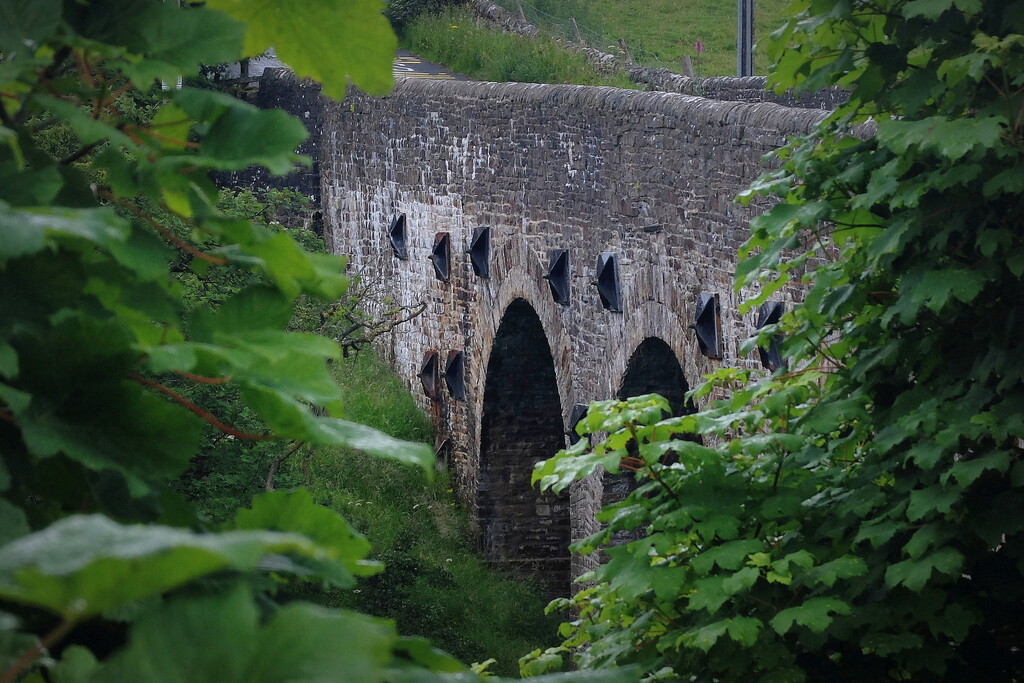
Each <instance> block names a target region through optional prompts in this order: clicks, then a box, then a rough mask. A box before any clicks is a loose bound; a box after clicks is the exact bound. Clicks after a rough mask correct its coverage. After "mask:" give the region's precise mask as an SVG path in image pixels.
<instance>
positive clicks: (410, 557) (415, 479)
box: [282, 352, 558, 675]
mask: <svg viewBox="0 0 1024 683" xmlns="http://www.w3.org/2000/svg"><path fill="white" fill-rule="evenodd" d="M336 375H337V377H338V380H339V383H341V385H342V387H343V388H344V389H345V394H346V405H345V411H346V416H347V417H348V418H349V419H352V420H354V421H357V422H360V423H365V424H368V425H370V426H372V427H375V428H377V429H380V430H382V431H384V432H387V433H388V434H391V435H393V436H398V437H401V438H404V439H409V440H416V441H432V440H433V433H432V431H433V430H432V427H431V425H430V423H429V421H428V420H427V418H426V417H425V416H424V415H423V413H422V411H421V410H420V409H419V407H418V406H417V405H416V404H415V401H413V399H412V396H411V395H410V394H409V392H408V391H407V390H406V388H405V386H404V385H403V384H402V382H401V380H399V379H398V378H397V377H396V376H395V375H394V374H393V373H391V371H390V370H389V369H388V368H387V366H386V365H385V364H384V363H383V361H381V360H379V359H378V358H376V357H375V356H374V355H372V354H371V353H365V352H364V353H360V354H359V355H358V356H354V357H351V358H348V359H344V360H342V361H339V362H338V363H337V365H336ZM299 456H300V454H296V456H293V459H292V460H290V461H289V463H290V465H291V468H290V469H289V470H288V471H287V472H284V473H285V475H286V476H290V477H293V478H300V477H301V478H302V479H303V480H304V481H305V483H306V485H307V486H308V488H309V490H310V491H311V492H312V493H313V496H314V498H315V499H316V500H317V501H318V502H320V503H322V504H323V505H326V506H328V507H331V508H333V509H337V510H338V511H339V512H341V514H343V515H344V516H345V518H346V519H348V520H349V521H351V523H352V525H353V526H354V527H356V528H357V529H359V531H360V532H362V533H363V534H365V535H366V538H367V539H368V540H369V541H370V542H371V543H372V545H373V552H372V554H371V557H373V558H375V559H377V560H380V561H382V562H383V564H384V570H383V571H382V572H381V573H379V574H376V575H374V576H372V577H370V578H368V579H365V580H361V581H360V582H359V585H358V587H357V589H356V590H354V591H347V590H345V591H343V590H337V589H331V590H328V591H326V592H319V591H318V589H317V587H315V586H313V585H311V584H306V585H305V586H303V587H301V590H302V594H303V595H305V596H307V597H308V598H309V599H312V600H313V601H315V602H326V603H327V604H331V605H336V606H340V607H345V608H349V609H358V610H359V611H360V612H364V613H367V614H372V615H376V616H379V617H388V618H391V619H394V620H395V622H396V625H397V627H398V630H399V632H401V633H405V634H409V635H420V636H424V637H429V638H430V640H431V641H432V642H433V643H435V644H436V645H437V646H438V647H441V648H443V649H444V650H445V651H446V652H450V653H451V654H453V655H455V656H457V657H458V658H459V659H461V660H462V661H466V662H472V661H484V660H486V659H488V658H491V659H494V660H496V661H494V662H493V663H492V666H491V669H490V671H491V673H494V674H500V675H510V674H514V673H515V672H516V671H517V665H516V660H517V659H518V657H519V656H520V655H522V653H524V652H527V651H529V650H532V649H534V648H537V647H538V646H541V647H543V646H546V645H550V644H553V643H554V642H555V639H556V636H557V634H556V629H557V626H558V622H557V620H556V619H554V618H553V617H545V616H544V614H543V611H544V610H543V607H544V602H543V600H542V599H541V597H540V596H541V594H542V593H541V590H540V589H539V588H538V587H534V586H528V585H524V584H523V583H522V582H519V581H514V580H512V579H511V578H509V577H508V576H506V575H505V574H503V573H501V572H499V571H498V570H496V569H495V568H493V567H491V566H489V565H487V564H486V563H485V562H483V561H482V560H480V559H478V558H477V557H476V555H475V553H474V552H473V548H472V545H471V542H470V539H471V538H472V533H471V530H470V528H469V523H468V520H467V519H466V515H465V512H464V511H463V510H462V509H461V508H459V507H458V506H457V505H456V501H455V495H454V493H453V491H452V482H451V477H450V475H448V474H447V473H439V474H437V475H435V477H434V478H433V479H432V480H428V478H427V477H426V475H425V473H424V472H423V471H421V470H417V469H412V468H409V467H403V466H400V465H398V464H397V463H391V462H383V461H380V460H378V459H375V458H371V457H369V456H367V455H365V454H363V453H360V452H357V451H354V450H352V449H342V448H318V449H316V450H315V451H311V452H303V454H301V460H299V459H298V457H299ZM282 471H283V470H282ZM494 596H501V599H495V598H494Z"/></svg>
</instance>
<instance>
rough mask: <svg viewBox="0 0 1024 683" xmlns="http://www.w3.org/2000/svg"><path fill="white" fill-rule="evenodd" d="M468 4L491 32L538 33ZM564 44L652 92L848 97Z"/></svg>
mask: <svg viewBox="0 0 1024 683" xmlns="http://www.w3.org/2000/svg"><path fill="white" fill-rule="evenodd" d="M467 4H468V5H469V7H470V9H471V10H472V11H473V13H474V14H475V15H476V16H477V17H478V18H479V19H480V20H481V21H483V22H484V23H486V24H487V25H489V26H491V27H492V28H494V29H497V30H500V31H505V32H506V33H516V34H519V35H523V36H529V37H535V36H537V35H539V34H540V30H539V29H538V28H537V27H536V26H534V25H533V24H531V23H529V22H525V21H523V20H521V19H520V18H519V17H517V16H516V15H514V14H513V13H512V12H509V11H508V10H506V9H505V8H503V7H501V6H499V5H496V4H494V3H493V2H491V0H469V1H468V3H467ZM563 45H564V46H565V48H566V49H568V50H574V51H576V52H579V53H580V54H582V55H583V57H584V58H585V59H586V60H587V62H588V63H590V65H591V66H593V67H594V68H595V69H597V70H598V71H600V72H602V73H611V72H614V71H616V70H619V69H621V70H622V71H623V72H625V74H626V75H627V76H628V77H629V79H630V80H631V81H633V82H634V83H637V84H639V85H641V86H645V87H647V88H649V89H651V90H660V91H662V92H674V93H680V94H683V95H697V96H698V97H707V98H709V99H712V100H732V101H736V102H774V103H776V104H781V105H783V106H786V107H805V108H809V109H835V108H836V107H837V106H839V105H840V104H842V103H843V102H844V101H845V100H846V98H847V97H848V93H847V92H846V91H844V90H841V89H839V88H826V89H824V90H819V91H817V92H813V93H807V92H805V93H799V94H796V93H792V92H785V93H782V94H781V95H777V94H775V93H774V92H772V91H770V90H767V89H766V86H767V79H766V78H765V77H764V76H748V77H743V78H740V77H735V76H711V77H706V78H692V77H689V76H683V75H680V74H677V73H674V72H672V71H669V70H668V69H665V68H657V67H649V66H639V65H637V64H632V63H630V62H627V61H626V60H625V59H624V58H622V57H621V56H619V55H613V54H609V53H607V52H602V51H601V50H596V49H594V48H592V47H588V46H586V45H582V44H579V43H575V42H571V41H563Z"/></svg>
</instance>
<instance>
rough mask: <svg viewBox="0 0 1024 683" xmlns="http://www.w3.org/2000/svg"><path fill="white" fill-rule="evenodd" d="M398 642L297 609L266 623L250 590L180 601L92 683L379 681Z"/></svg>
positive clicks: (139, 626) (138, 631)
mask: <svg viewBox="0 0 1024 683" xmlns="http://www.w3.org/2000/svg"><path fill="white" fill-rule="evenodd" d="M396 640H397V636H396V635H395V633H394V629H393V627H391V626H390V625H388V624H387V622H384V621H382V620H379V619H374V618H372V617H367V616H363V615H361V614H355V613H353V612H349V611H345V610H329V609H326V608H323V607H318V606H315V605H309V604H303V603H291V604H289V605H287V606H285V607H283V608H281V609H280V610H278V611H276V612H274V613H273V615H272V616H271V617H270V619H269V620H268V621H267V623H266V624H263V625H261V624H260V623H259V610H258V609H257V607H256V604H255V603H254V602H253V599H252V597H251V596H250V595H249V593H248V590H246V589H245V588H242V587H236V588H234V589H232V590H231V591H230V592H228V593H225V594H221V595H212V596H204V597H199V598H186V599H178V600H175V601H173V602H171V603H169V604H167V605H161V606H160V607H158V608H155V609H153V610H151V611H150V612H148V613H147V614H146V615H144V616H143V618H142V619H140V620H139V621H138V622H137V623H136V624H135V625H134V626H133V628H132V630H131V633H130V636H129V643H128V646H127V647H126V648H125V649H124V650H122V651H121V652H119V653H118V654H117V655H116V656H114V657H113V658H112V659H111V660H109V661H108V662H104V663H102V664H101V665H100V667H99V668H98V669H96V670H95V671H93V673H92V677H91V678H90V680H91V681H95V682H96V683H115V682H120V681H135V682H137V683H165V682H167V681H180V682H182V683H184V682H186V681H219V682H221V683H241V682H242V681H245V682H247V683H258V682H265V683H271V682H272V681H274V682H276V681H294V682H296V683H298V682H302V681H308V682H313V681H328V680H342V679H343V680H351V681H380V680H383V679H384V667H385V666H386V665H387V663H388V660H389V659H390V656H391V648H392V647H393V646H394V644H395V642H396Z"/></svg>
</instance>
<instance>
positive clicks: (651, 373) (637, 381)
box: [601, 337, 694, 545]
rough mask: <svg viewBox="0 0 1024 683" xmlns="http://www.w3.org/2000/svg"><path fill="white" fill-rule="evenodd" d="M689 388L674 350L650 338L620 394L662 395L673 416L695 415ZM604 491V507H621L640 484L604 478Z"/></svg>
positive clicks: (620, 539) (619, 539) (618, 539)
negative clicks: (689, 400)
mask: <svg viewBox="0 0 1024 683" xmlns="http://www.w3.org/2000/svg"><path fill="white" fill-rule="evenodd" d="M687 391H689V386H688V385H687V383H686V378H685V377H684V376H683V368H682V367H681V366H680V365H679V360H678V359H677V358H676V354H675V353H674V352H673V351H672V348H671V347H670V346H669V345H668V344H666V343H665V342H664V341H662V340H661V339H658V338H657V337H648V338H647V339H644V340H643V342H641V344H640V345H639V346H638V347H636V350H635V351H634V352H633V355H632V357H631V358H630V359H629V363H627V364H626V372H625V374H624V375H623V376H622V385H621V386H620V387H619V391H618V393H617V394H616V398H618V399H619V400H622V399H625V398H628V397H630V396H642V395H644V394H661V395H662V396H664V397H665V399H667V400H668V403H669V406H671V408H672V416H673V417H677V416H679V415H685V414H687V413H692V412H694V407H693V405H692V404H691V403H687V401H686V392H687ZM603 481H604V491H603V493H602V496H601V502H602V504H604V505H612V504H614V503H618V502H619V501H621V500H622V499H624V498H625V497H626V496H628V495H629V493H630V492H631V491H632V490H633V489H635V488H636V486H637V484H636V480H635V479H634V477H633V474H632V473H631V472H626V471H623V472H621V473H619V474H605V475H604V480H603ZM636 537H637V535H636V534H628V533H626V534H623V533H620V534H617V535H616V536H615V537H614V538H612V544H613V545H615V544H618V543H624V542H627V541H630V540H633V539H634V538H636Z"/></svg>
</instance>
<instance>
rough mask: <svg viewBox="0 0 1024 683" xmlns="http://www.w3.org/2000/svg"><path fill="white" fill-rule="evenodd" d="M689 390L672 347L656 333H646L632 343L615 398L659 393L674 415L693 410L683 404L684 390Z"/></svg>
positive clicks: (684, 399) (684, 398)
mask: <svg viewBox="0 0 1024 683" xmlns="http://www.w3.org/2000/svg"><path fill="white" fill-rule="evenodd" d="M689 390H690V387H689V386H687V384H686V378H685V377H684V376H683V368H682V367H681V366H680V365H679V360H678V359H677V358H676V354H675V353H674V352H673V351H672V348H671V347H670V346H669V345H668V344H666V343H665V342H663V341H662V340H660V339H658V338H657V337H648V338H647V339H644V340H643V342H641V344H640V346H638V347H636V351H634V352H633V356H632V357H631V358H630V359H629V363H628V364H627V365H626V373H625V374H624V375H623V376H622V386H620V387H619V392H618V394H617V395H616V398H618V399H620V400H621V399H624V398H627V397H629V396H642V395H643V394H661V395H662V396H664V397H665V398H666V399H668V403H669V405H670V406H672V415H673V417H675V416H679V415H685V414H686V413H691V412H693V410H692V408H688V407H687V404H686V392H687V391H689Z"/></svg>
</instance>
